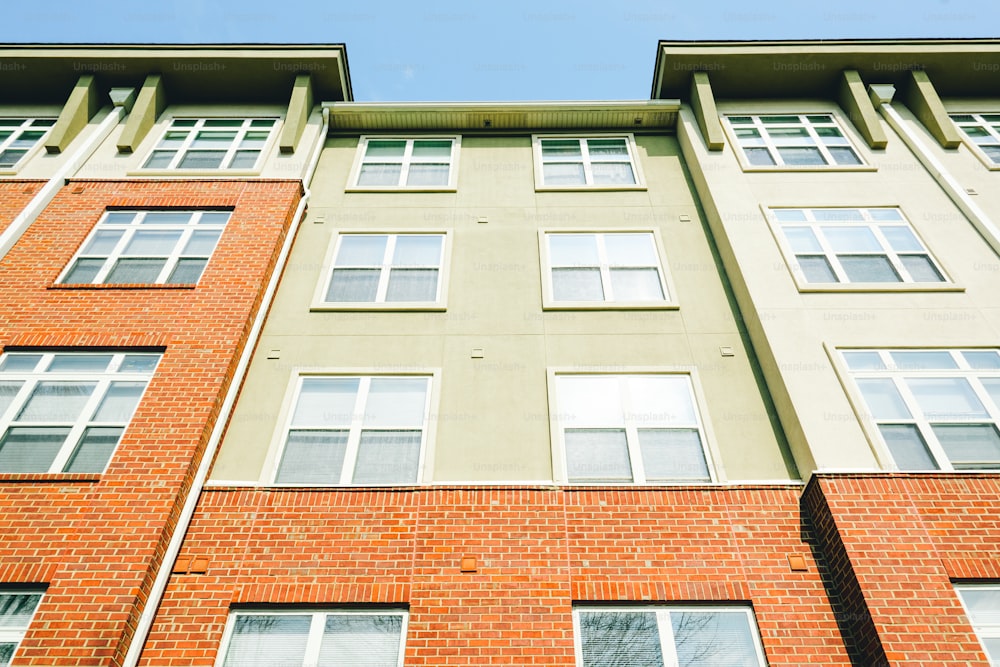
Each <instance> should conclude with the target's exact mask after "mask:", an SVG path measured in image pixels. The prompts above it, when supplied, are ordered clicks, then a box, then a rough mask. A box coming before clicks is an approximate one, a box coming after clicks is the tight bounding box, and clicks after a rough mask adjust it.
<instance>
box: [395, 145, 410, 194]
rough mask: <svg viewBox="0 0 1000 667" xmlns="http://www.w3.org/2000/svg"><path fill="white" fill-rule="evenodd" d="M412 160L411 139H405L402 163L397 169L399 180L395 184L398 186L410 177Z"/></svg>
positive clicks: (402, 184) (404, 183)
mask: <svg viewBox="0 0 1000 667" xmlns="http://www.w3.org/2000/svg"><path fill="white" fill-rule="evenodd" d="M412 161H413V139H407V140H406V146H405V147H404V148H403V164H402V165H401V166H400V169H399V182H398V183H397V184H396V185H397V186H399V187H403V186H405V185H406V181H407V180H408V179H409V177H410V164H411V162H412Z"/></svg>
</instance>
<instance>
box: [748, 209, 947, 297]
mask: <svg viewBox="0 0 1000 667" xmlns="http://www.w3.org/2000/svg"><path fill="white" fill-rule="evenodd" d="M886 208H891V209H896V210H897V211H899V213H900V215H902V217H903V220H904V222H905V223H906V224H907V226H908V227H909V230H910V231H911V232H913V235H914V236H916V237H917V240H918V241H919V242H920V244H921V245H922V246H923V248H924V251H925V252H926V254H927V255H928V257H930V259H931V261H932V262H933V264H934V266H935V268H936V269H937V270H938V272H939V273H940V274H941V276H942V277H943V278H944V281H942V282H897V283H888V282H887V283H872V282H836V283H811V282H808V281H807V280H806V279H805V275H804V274H803V271H802V269H801V267H800V266H799V263H798V260H797V259H796V257H795V251H794V250H792V247H791V244H790V243H789V242H788V239H786V238H785V234H784V232H783V231H782V229H781V227H782V223H781V222H779V221H778V220H777V219H776V218H775V216H774V215H772V211H775V210H802V211H816V210H833V209H852V210H872V209H886ZM760 209H761V211H762V213H763V215H764V219H765V220H766V221H767V225H768V229H769V230H770V231H771V235H772V236H773V237H774V240H775V243H776V244H777V246H778V249H779V251H780V252H781V256H782V259H783V260H784V264H785V268H787V269H788V272H789V274H790V275H791V277H792V280H793V281H794V282H795V287H796V288H797V289H798V291H799V292H802V293H820V292H964V291H965V287H964V286H962V285H960V284H958V283H956V282H955V281H954V280H953V279H952V277H951V275H952V274H951V272H950V271H949V270H948V267H946V266H945V265H944V263H943V262H942V261H941V260H940V259H939V258H938V257H937V255H936V254H935V253H933V252H932V251H931V249H930V245H929V244H928V243H927V242H926V241H925V240H924V238H923V236H922V235H921V234H920V232H919V230H918V229H917V228H916V227H915V226H914V225H913V222H912V221H911V219H910V216H908V215H907V214H906V212H905V211H904V210H903V207H901V206H898V205H894V204H885V205H864V206H785V205H782V206H769V205H765V204H761V205H760ZM801 224H802V225H808V226H813V225H818V224H821V223H818V222H804V223H801ZM852 224H869V225H877V224H879V223H878V221H866V222H865V223H852ZM890 224H893V223H890ZM895 224H898V223H895ZM883 250H886V254H887V255H895V254H896V253H895V251H892V250H891V249H886V248H885V247H883ZM824 256H826V257H829V255H828V254H826V253H825V252H824ZM890 261H891V260H890Z"/></svg>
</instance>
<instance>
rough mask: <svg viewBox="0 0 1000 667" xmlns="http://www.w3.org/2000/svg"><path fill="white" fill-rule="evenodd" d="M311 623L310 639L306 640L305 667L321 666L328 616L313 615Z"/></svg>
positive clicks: (303, 662)
mask: <svg viewBox="0 0 1000 667" xmlns="http://www.w3.org/2000/svg"><path fill="white" fill-rule="evenodd" d="M311 616H312V618H311V620H310V623H309V637H308V638H307V639H306V650H305V656H304V659H303V661H302V665H303V667H307V666H308V665H318V664H319V652H320V648H321V647H322V643H323V630H324V629H325V627H326V616H327V615H326V614H312V615H311Z"/></svg>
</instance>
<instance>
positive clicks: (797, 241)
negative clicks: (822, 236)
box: [782, 227, 823, 252]
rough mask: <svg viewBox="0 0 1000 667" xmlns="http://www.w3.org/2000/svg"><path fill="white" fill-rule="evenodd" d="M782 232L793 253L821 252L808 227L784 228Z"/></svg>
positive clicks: (814, 236) (820, 247)
mask: <svg viewBox="0 0 1000 667" xmlns="http://www.w3.org/2000/svg"><path fill="white" fill-rule="evenodd" d="M782 231H783V232H784V233H785V238H786V239H788V245H790V246H791V247H792V251H793V252H823V247H822V246H821V245H820V244H819V239H817V238H816V234H815V232H813V230H812V229H810V228H809V227H784V228H783V229H782Z"/></svg>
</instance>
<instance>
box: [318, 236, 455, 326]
mask: <svg viewBox="0 0 1000 667" xmlns="http://www.w3.org/2000/svg"><path fill="white" fill-rule="evenodd" d="M447 238H448V235H447V234H443V233H438V234H434V233H420V234H339V235H338V236H337V240H336V244H335V247H334V252H333V261H332V262H331V263H332V265H333V266H332V267H331V270H330V273H329V274H328V275H329V279H328V281H327V284H326V289H325V290H324V292H323V294H322V295H321V296H320V304H319V305H321V306H336V305H342V306H350V305H359V304H385V305H386V306H388V305H392V306H394V307H411V306H412V307H418V308H419V307H431V306H435V305H437V306H441V305H443V304H444V294H445V284H444V282H445V281H444V263H445V257H446V250H447Z"/></svg>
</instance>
